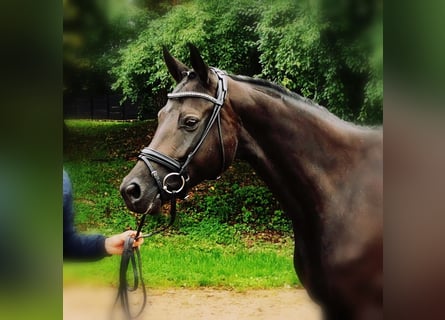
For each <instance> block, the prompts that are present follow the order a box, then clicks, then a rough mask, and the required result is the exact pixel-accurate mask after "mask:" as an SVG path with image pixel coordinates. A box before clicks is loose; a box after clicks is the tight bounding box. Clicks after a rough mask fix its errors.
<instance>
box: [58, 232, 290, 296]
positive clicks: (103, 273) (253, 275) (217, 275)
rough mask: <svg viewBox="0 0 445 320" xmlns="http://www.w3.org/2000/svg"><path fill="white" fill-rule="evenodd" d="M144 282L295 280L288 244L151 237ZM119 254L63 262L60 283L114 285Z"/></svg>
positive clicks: (192, 284) (263, 284) (254, 285)
mask: <svg viewBox="0 0 445 320" xmlns="http://www.w3.org/2000/svg"><path fill="white" fill-rule="evenodd" d="M141 255H142V261H143V262H142V264H143V275H144V282H145V284H146V285H147V286H149V287H151V288H163V287H187V288H197V287H203V286H210V287H224V288H234V289H240V290H242V289H260V288H261V289H264V288H276V287H283V286H295V285H297V284H299V282H298V280H297V277H296V275H295V272H294V270H293V266H292V244H291V243H290V242H289V243H286V244H281V245H271V244H265V243H263V244H259V245H257V246H254V247H251V248H248V247H246V246H245V245H244V244H242V243H238V244H235V245H218V244H216V243H210V242H208V241H205V239H202V240H201V241H196V240H192V239H190V238H189V237H187V236H183V235H174V236H169V237H163V236H162V235H161V236H156V237H154V238H151V239H146V240H145V242H144V244H143V245H142V247H141ZM119 259H120V257H118V256H113V257H109V258H105V259H103V260H101V261H98V262H93V263H69V264H67V263H65V265H64V283H65V284H69V283H79V282H87V283H92V282H93V283H96V284H107V285H113V286H116V285H117V281H118V269H119V261H120V260H119Z"/></svg>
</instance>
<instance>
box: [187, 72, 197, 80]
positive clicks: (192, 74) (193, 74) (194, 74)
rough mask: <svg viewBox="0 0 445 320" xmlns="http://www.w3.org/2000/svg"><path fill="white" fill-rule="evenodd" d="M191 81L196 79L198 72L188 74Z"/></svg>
mask: <svg viewBox="0 0 445 320" xmlns="http://www.w3.org/2000/svg"><path fill="white" fill-rule="evenodd" d="M187 76H188V78H189V79H194V78H195V77H196V72H195V71H189V72H188V74H187Z"/></svg>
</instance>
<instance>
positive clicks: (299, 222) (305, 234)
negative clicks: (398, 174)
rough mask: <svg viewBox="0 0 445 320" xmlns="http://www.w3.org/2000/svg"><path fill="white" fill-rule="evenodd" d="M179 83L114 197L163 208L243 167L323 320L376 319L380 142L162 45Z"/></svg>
mask: <svg viewBox="0 0 445 320" xmlns="http://www.w3.org/2000/svg"><path fill="white" fill-rule="evenodd" d="M163 53H164V60H165V62H166V65H167V67H168V70H169V72H170V73H171V75H172V76H173V78H174V79H175V80H176V82H177V86H176V88H175V89H174V90H173V92H172V93H170V94H169V95H168V98H169V99H168V101H167V104H166V105H165V106H164V107H163V108H162V109H161V110H160V111H159V114H158V127H157V130H156V133H155V135H154V137H153V139H152V141H151V142H150V144H149V146H148V147H146V148H144V149H143V150H142V152H141V154H140V156H139V161H138V162H137V163H136V165H135V167H134V168H133V169H132V170H131V172H130V173H129V174H128V175H127V176H126V177H125V178H124V180H123V182H122V184H121V187H120V190H121V194H122V196H123V198H124V200H125V203H126V205H127V207H128V208H129V209H130V210H132V211H134V212H138V213H155V212H158V211H159V208H160V207H161V204H162V203H164V202H166V201H168V200H171V199H176V197H183V196H185V195H186V193H187V190H188V189H189V188H191V187H192V186H195V185H196V184H198V183H199V182H201V181H203V180H205V179H213V178H215V177H217V176H219V175H220V174H221V173H222V172H223V171H224V170H226V169H227V168H228V167H229V166H230V164H231V163H232V162H233V161H234V159H235V157H236V156H238V157H240V158H243V159H245V160H246V161H248V162H249V163H250V165H251V166H252V167H253V168H254V170H255V171H256V172H257V173H258V174H259V175H260V176H261V178H262V179H263V180H264V181H265V182H266V184H267V185H268V187H269V188H270V190H271V191H272V192H273V193H274V195H275V196H276V198H277V199H278V200H279V202H280V204H281V205H282V207H283V209H284V210H285V211H286V212H287V214H288V216H289V217H290V219H291V220H292V224H293V230H294V235H295V251H294V266H295V270H296V272H297V275H298V277H299V279H300V281H301V283H302V284H303V285H304V287H305V288H306V290H307V291H308V293H309V295H310V297H311V298H312V299H313V300H314V301H315V302H317V303H318V304H319V305H320V306H321V308H322V312H323V314H324V317H325V319H328V320H348V319H382V318H383V301H382V300H383V261H382V260H383V236H382V233H383V208H382V207H383V199H382V198H383V195H382V193H383V192H382V189H383V182H382V181H383V163H382V158H383V146H382V144H383V142H382V140H383V133H382V130H381V129H373V128H367V127H361V126H357V125H354V124H351V123H348V122H345V121H343V120H341V119H339V118H337V117H336V116H335V115H333V114H332V113H330V112H329V111H328V110H327V109H326V108H324V107H322V106H320V105H318V104H316V103H314V102H312V101H310V100H308V99H306V98H303V97H301V96H299V95H297V94H295V93H291V92H289V91H288V90H286V89H284V88H283V87H281V86H278V85H276V84H273V83H271V82H268V81H265V80H260V79H253V78H250V77H245V76H235V75H228V74H226V73H225V72H223V71H221V70H218V69H216V68H209V67H208V66H207V65H206V63H205V62H204V61H203V59H202V57H201V55H200V54H199V52H198V50H197V49H196V48H195V47H194V46H193V45H190V59H191V65H192V68H189V67H187V66H186V65H185V64H183V63H182V62H180V61H178V60H177V59H176V58H174V57H173V56H171V54H170V53H169V52H168V51H167V50H166V49H165V48H164V52H163Z"/></svg>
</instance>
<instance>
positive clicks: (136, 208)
mask: <svg viewBox="0 0 445 320" xmlns="http://www.w3.org/2000/svg"><path fill="white" fill-rule="evenodd" d="M143 170H145V168H144V167H143V165H142V166H135V167H134V168H133V170H132V171H131V172H130V173H129V174H128V175H127V176H126V177H125V178H124V179H123V181H122V183H121V185H120V188H119V190H120V193H121V195H122V198H123V199H124V201H125V204H126V206H127V208H128V209H129V210H131V211H133V212H136V213H149V214H156V213H158V212H159V211H160V209H161V206H162V200H161V194H160V192H159V189H158V187H157V185H156V183H154V181H152V180H153V179H152V178H151V177H150V175H147V174H146V173H144V172H141V171H143ZM151 182H153V183H151Z"/></svg>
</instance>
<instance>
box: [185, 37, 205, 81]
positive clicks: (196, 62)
mask: <svg viewBox="0 0 445 320" xmlns="http://www.w3.org/2000/svg"><path fill="white" fill-rule="evenodd" d="M188 46H189V49H190V61H191V63H192V67H193V69H194V70H195V72H196V73H197V74H198V77H199V79H200V80H201V82H202V83H203V84H204V85H207V84H208V83H209V74H208V72H209V67H208V66H207V65H206V63H205V62H204V60H203V59H202V58H201V54H200V53H199V51H198V49H196V47H195V46H194V45H193V44H191V43H189V44H188Z"/></svg>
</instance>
